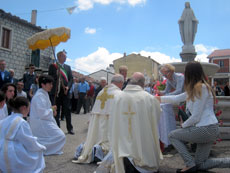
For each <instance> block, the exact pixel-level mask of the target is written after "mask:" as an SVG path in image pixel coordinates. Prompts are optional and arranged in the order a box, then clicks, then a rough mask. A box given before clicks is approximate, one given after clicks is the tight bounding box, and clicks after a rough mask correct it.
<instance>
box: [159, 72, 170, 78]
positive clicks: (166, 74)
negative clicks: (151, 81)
mask: <svg viewBox="0 0 230 173" xmlns="http://www.w3.org/2000/svg"><path fill="white" fill-rule="evenodd" d="M169 73H170V71H167V72H166V73H164V74H163V73H162V72H161V71H159V74H160V75H161V76H164V77H167V76H168V74H169Z"/></svg>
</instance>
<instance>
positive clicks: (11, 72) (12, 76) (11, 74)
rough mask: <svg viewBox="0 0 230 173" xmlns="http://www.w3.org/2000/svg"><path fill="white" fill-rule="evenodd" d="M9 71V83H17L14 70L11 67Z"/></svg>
mask: <svg viewBox="0 0 230 173" xmlns="http://www.w3.org/2000/svg"><path fill="white" fill-rule="evenodd" d="M9 72H10V76H11V83H12V84H14V85H17V83H18V79H16V78H15V77H14V70H13V69H9Z"/></svg>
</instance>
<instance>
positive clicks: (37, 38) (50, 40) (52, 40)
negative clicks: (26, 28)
mask: <svg viewBox="0 0 230 173" xmlns="http://www.w3.org/2000/svg"><path fill="white" fill-rule="evenodd" d="M69 38H70V29H68V28H65V27H60V28H53V29H47V30H45V31H42V32H38V33H36V34H34V35H33V36H32V37H30V38H29V39H27V44H28V46H29V48H30V49H32V50H36V49H42V50H43V49H45V48H47V47H49V46H57V45H58V44H59V43H60V42H66V41H67V40H68V39H69Z"/></svg>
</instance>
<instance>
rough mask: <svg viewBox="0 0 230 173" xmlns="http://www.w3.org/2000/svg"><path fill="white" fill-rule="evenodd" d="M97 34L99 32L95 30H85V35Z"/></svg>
mask: <svg viewBox="0 0 230 173" xmlns="http://www.w3.org/2000/svg"><path fill="white" fill-rule="evenodd" d="M96 32H97V30H96V29H95V28H89V27H87V28H85V33H86V34H95V33H96Z"/></svg>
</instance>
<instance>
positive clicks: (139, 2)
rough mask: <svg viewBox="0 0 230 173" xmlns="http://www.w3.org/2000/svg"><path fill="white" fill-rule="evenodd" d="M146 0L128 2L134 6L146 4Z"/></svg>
mask: <svg viewBox="0 0 230 173" xmlns="http://www.w3.org/2000/svg"><path fill="white" fill-rule="evenodd" d="M145 2H146V0H128V3H129V4H130V5H132V6H135V5H137V4H145Z"/></svg>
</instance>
